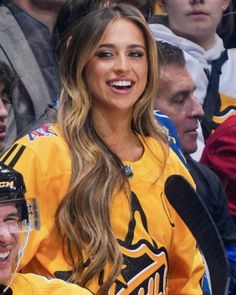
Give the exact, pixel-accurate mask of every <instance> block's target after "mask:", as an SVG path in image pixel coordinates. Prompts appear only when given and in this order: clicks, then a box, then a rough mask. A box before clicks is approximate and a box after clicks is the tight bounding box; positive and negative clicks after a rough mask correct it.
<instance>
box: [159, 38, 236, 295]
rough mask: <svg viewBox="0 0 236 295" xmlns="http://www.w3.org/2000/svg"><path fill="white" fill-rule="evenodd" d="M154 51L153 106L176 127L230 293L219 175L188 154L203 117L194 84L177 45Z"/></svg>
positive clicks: (234, 270) (235, 282) (233, 245)
mask: <svg viewBox="0 0 236 295" xmlns="http://www.w3.org/2000/svg"><path fill="white" fill-rule="evenodd" d="M158 50H159V63H160V83H159V85H160V86H159V91H158V98H157V99H156V103H155V108H157V109H159V110H160V111H162V112H163V113H164V114H166V115H168V116H169V117H170V119H171V120H172V121H173V123H174V124H175V126H176V129H177V133H178V135H179V139H180V143H181V145H182V149H183V152H184V155H185V158H186V160H187V165H188V168H189V172H190V174H191V176H192V177H193V179H194V181H195V183H196V188H197V192H198V193H199V196H200V197H201V199H202V201H203V202H204V203H205V205H206V207H207V208H208V210H209V213H210V214H211V216H212V217H213V220H214V222H215V224H216V226H217V228H218V230H219V233H220V235H221V238H222V241H223V243H224V247H225V250H226V253H227V255H228V258H229V262H230V266H231V286H230V294H234V293H231V292H232V290H233V288H234V287H235V286H236V232H235V228H234V225H233V221H232V219H231V217H230V215H229V211H228V207H227V199H226V195H225V191H224V188H223V186H222V183H221V182H220V180H219V178H218V177H217V176H216V175H215V174H214V173H213V172H212V171H211V170H210V169H208V168H207V167H206V166H204V165H202V164H200V163H198V162H196V161H194V160H193V159H192V158H191V156H190V154H191V153H193V152H195V150H196V149H197V131H196V130H197V125H198V119H199V118H201V117H202V116H203V110H202V107H201V105H200V104H199V102H198V101H197V99H196V98H195V97H194V95H193V92H194V89H195V84H194V82H193V80H192V78H191V76H190V74H189V73H188V71H187V70H186V68H185V59H184V55H183V52H182V50H181V49H180V48H178V47H176V46H174V45H171V44H169V43H167V42H158ZM157 118H158V117H157ZM217 131H218V129H217ZM212 136H214V134H213V135H212ZM210 140H211V139H210ZM222 147H223V145H222ZM212 150H214V149H212Z"/></svg>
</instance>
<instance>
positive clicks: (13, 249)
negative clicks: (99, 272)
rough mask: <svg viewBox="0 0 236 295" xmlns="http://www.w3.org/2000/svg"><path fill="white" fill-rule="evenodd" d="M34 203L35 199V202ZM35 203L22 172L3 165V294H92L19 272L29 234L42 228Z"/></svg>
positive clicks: (0, 202) (0, 187) (0, 230)
mask: <svg viewBox="0 0 236 295" xmlns="http://www.w3.org/2000/svg"><path fill="white" fill-rule="evenodd" d="M32 201H33V200H32ZM38 218H39V216H38V212H37V207H36V205H35V203H34V202H32V203H29V202H28V203H27V202H26V199H25V184H24V180H23V177H22V175H21V174H20V173H18V172H16V171H15V170H13V169H12V168H10V167H8V166H6V165H4V164H2V163H0V257H1V259H0V292H1V294H6V295H7V294H12V295H23V294H24V295H25V294H32V295H34V294H35V295H40V294H42V295H43V294H50V295H59V294H63V295H89V294H91V293H90V292H89V291H87V290H86V289H83V288H81V287H79V286H77V285H74V284H70V283H66V282H64V281H62V280H58V279H48V278H46V277H42V276H39V275H35V274H21V273H17V268H18V265H19V262H20V259H21V257H22V255H23V252H24V249H25V246H26V244H27V240H28V235H29V234H30V231H31V230H33V229H37V228H38V226H39V219H38Z"/></svg>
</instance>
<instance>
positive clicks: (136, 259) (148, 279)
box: [54, 192, 168, 295]
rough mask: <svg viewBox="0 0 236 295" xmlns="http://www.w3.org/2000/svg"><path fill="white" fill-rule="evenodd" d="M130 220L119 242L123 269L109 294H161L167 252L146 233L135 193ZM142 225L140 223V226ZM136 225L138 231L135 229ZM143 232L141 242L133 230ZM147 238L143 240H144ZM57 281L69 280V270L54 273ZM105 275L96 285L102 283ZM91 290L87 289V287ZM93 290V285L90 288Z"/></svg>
mask: <svg viewBox="0 0 236 295" xmlns="http://www.w3.org/2000/svg"><path fill="white" fill-rule="evenodd" d="M131 197H132V198H131V208H132V218H131V219H130V221H129V225H128V228H127V234H126V237H125V239H124V240H118V243H119V245H120V248H121V251H122V253H123V259H124V263H123V267H122V270H121V273H120V275H119V276H118V277H117V279H116V281H115V283H114V284H113V285H112V286H111V288H110V290H109V293H108V294H109V295H115V294H116V295H137V294H139V295H164V294H167V293H166V292H167V291H166V280H167V272H168V262H167V261H168V255H167V250H166V249H165V248H163V247H160V248H158V246H157V244H156V242H155V241H154V240H153V239H152V238H151V236H150V235H149V232H148V225H147V219H146V216H145V212H144V211H143V209H142V207H141V205H140V203H139V200H138V198H137V196H136V195H135V193H133V192H132V196H131ZM140 222H141V224H140ZM137 225H138V228H137ZM140 230H141V231H144V235H142V237H143V239H139V240H137V239H136V242H134V240H135V239H134V237H135V235H136V236H138V234H137V233H136V231H140ZM145 236H146V238H145ZM54 274H55V276H56V277H57V278H61V279H64V280H65V279H68V278H69V277H70V275H71V272H70V271H68V272H67V271H66V272H62V271H57V272H55V273H54ZM103 276H104V272H102V273H101V274H100V275H99V277H98V281H97V284H98V285H99V284H102V282H103ZM87 287H88V288H90V286H89V285H88V286H87ZM91 287H92V286H91Z"/></svg>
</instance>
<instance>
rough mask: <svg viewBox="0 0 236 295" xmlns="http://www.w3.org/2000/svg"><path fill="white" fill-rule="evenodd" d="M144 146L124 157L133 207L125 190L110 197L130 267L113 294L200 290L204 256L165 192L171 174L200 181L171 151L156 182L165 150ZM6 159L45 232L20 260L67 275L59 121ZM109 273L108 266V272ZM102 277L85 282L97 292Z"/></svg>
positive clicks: (27, 267) (65, 167) (66, 160)
mask: <svg viewBox="0 0 236 295" xmlns="http://www.w3.org/2000/svg"><path fill="white" fill-rule="evenodd" d="M143 145H144V148H145V151H144V154H143V156H142V158H141V159H140V160H138V161H136V162H132V163H131V162H125V163H124V164H125V165H131V166H132V171H133V177H132V178H131V179H130V187H131V191H132V194H131V195H132V196H131V210H129V209H128V208H129V206H128V201H127V196H125V195H124V194H123V193H121V192H118V193H116V194H115V195H114V197H113V200H112V203H111V214H110V216H111V225H112V229H113V232H114V235H115V237H116V238H117V240H118V242H119V245H120V249H121V251H122V253H123V255H124V267H123V268H122V271H121V274H120V275H119V277H118V278H117V281H116V283H115V284H114V285H113V286H112V288H111V290H110V292H109V294H118V292H120V293H119V294H131V293H132V292H133V293H132V294H153V292H152V290H153V289H156V290H157V291H158V292H157V293H158V294H178V295H181V294H185V295H186V294H188V295H200V294H202V291H201V287H200V281H201V278H202V276H203V273H204V267H203V263H202V258H201V255H200V253H199V251H198V249H197V247H196V241H195V239H194V238H193V236H192V234H191V233H190V231H189V230H188V228H187V226H186V225H185V224H184V223H183V221H182V219H181V218H180V217H179V215H178V214H177V213H176V212H175V210H174V209H173V207H172V206H171V205H170V204H169V203H168V201H167V198H166V196H165V194H164V184H165V181H166V179H167V178H168V176H170V175H172V174H181V175H183V176H184V177H185V178H186V179H187V180H188V181H189V182H190V183H191V184H192V185H193V186H194V184H193V180H192V178H191V176H190V175H189V173H188V171H187V170H186V168H185V167H184V165H183V164H182V163H181V162H180V160H179V159H178V158H177V156H176V155H175V154H174V153H173V152H172V151H171V150H170V151H169V155H168V158H167V163H166V166H165V169H164V171H163V173H162V174H161V176H160V178H159V179H158V181H156V179H157V177H158V176H159V175H160V168H159V167H160V166H161V163H163V158H164V154H163V151H162V150H161V148H160V145H159V144H158V143H157V142H156V141H155V140H153V139H151V138H146V139H145V141H144V142H143ZM166 149H168V147H167V146H166ZM154 155H155V156H154ZM1 160H2V161H4V162H5V164H11V165H13V166H14V169H16V170H18V171H19V172H21V173H22V174H23V176H24V179H25V183H26V187H27V198H31V197H33V198H36V199H37V201H38V205H39V209H40V215H41V230H40V231H39V232H36V231H35V232H32V233H31V236H30V239H29V243H28V246H27V248H26V250H25V255H24V257H23V260H22V265H21V267H22V268H23V271H24V272H33V273H38V274H41V275H46V276H57V277H61V276H62V275H65V277H66V274H67V272H68V271H70V270H71V268H70V266H69V265H68V264H67V263H66V262H65V260H64V258H63V255H62V251H61V241H60V240H59V239H58V236H57V234H56V232H55V227H54V214H55V211H56V208H57V206H58V204H59V203H60V201H61V200H62V199H63V197H64V195H65V194H66V192H67V190H68V187H69V183H70V177H71V158H70V152H69V150H68V147H67V145H66V143H65V142H64V140H63V138H62V136H61V135H60V133H59V131H58V128H57V126H54V125H46V126H44V127H42V128H41V129H38V130H36V131H34V132H33V133H31V134H30V135H27V136H25V137H23V138H22V139H20V140H18V141H17V142H16V143H15V145H14V146H13V147H12V148H11V149H10V150H8V151H7V152H6V153H5V154H4V155H3V156H2V158H1ZM108 272H109V265H107V266H106V267H105V270H104V276H105V277H106V275H107V273H108ZM98 281H99V277H96V278H94V280H93V281H92V282H90V284H89V285H88V286H86V287H88V289H89V290H91V291H92V292H94V293H95V292H96V290H97V289H98ZM139 292H141V293H139ZM142 292H143V293H142Z"/></svg>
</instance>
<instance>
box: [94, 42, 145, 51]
mask: <svg viewBox="0 0 236 295" xmlns="http://www.w3.org/2000/svg"><path fill="white" fill-rule="evenodd" d="M103 47H106V48H115V47H116V46H115V45H114V44H111V43H103V44H101V45H100V46H99V47H98V49H100V48H103ZM137 47H139V48H142V49H144V50H145V49H146V47H145V46H143V45H141V44H130V45H129V46H128V48H137Z"/></svg>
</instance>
